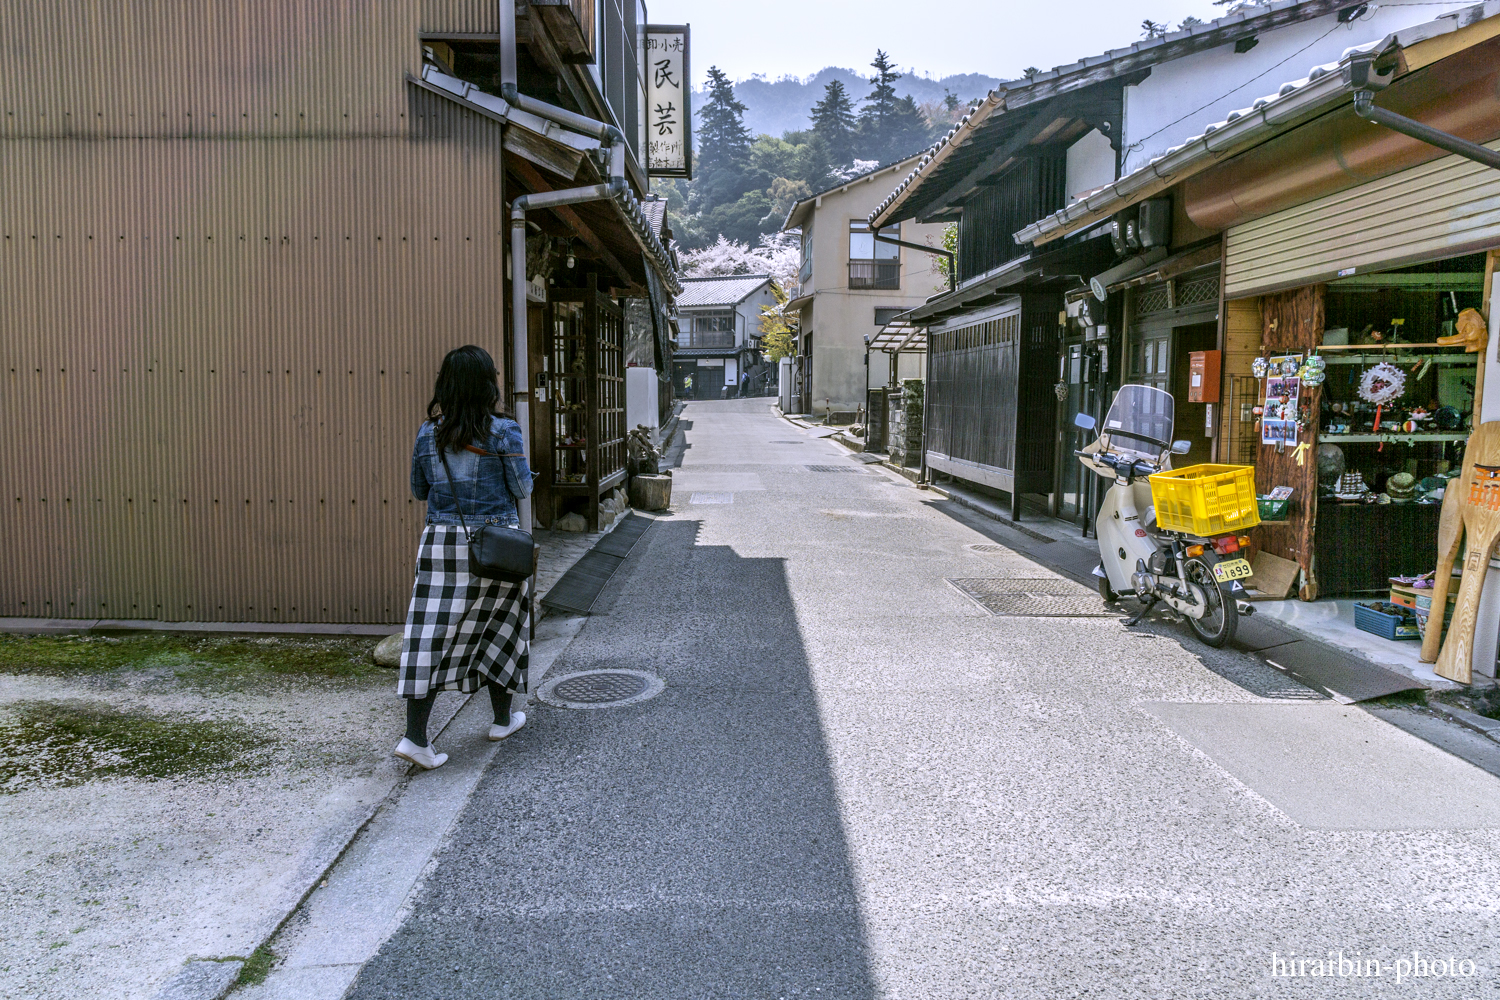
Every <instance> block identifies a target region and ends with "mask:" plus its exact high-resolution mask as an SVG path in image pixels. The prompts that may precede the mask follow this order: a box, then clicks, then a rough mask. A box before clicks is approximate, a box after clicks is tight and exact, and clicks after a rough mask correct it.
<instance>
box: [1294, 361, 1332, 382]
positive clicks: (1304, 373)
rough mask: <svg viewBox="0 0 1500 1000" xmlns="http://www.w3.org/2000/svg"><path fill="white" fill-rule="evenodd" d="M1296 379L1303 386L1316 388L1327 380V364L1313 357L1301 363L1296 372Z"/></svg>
mask: <svg viewBox="0 0 1500 1000" xmlns="http://www.w3.org/2000/svg"><path fill="white" fill-rule="evenodd" d="M1297 377H1298V378H1299V379H1301V380H1302V384H1303V385H1305V386H1318V385H1322V384H1323V382H1324V381H1325V380H1326V379H1327V378H1328V362H1327V361H1324V360H1323V359H1322V358H1320V357H1318V356H1317V355H1314V356H1313V357H1310V358H1308V359H1307V360H1306V361H1304V362H1303V363H1302V367H1301V368H1300V369H1298V371H1297Z"/></svg>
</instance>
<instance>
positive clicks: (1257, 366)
mask: <svg viewBox="0 0 1500 1000" xmlns="http://www.w3.org/2000/svg"><path fill="white" fill-rule="evenodd" d="M1270 370H1271V362H1269V361H1267V360H1266V359H1265V358H1256V359H1255V360H1254V361H1252V362H1250V372H1251V374H1253V375H1254V376H1255V377H1256V378H1265V377H1266V372H1268V371H1270Z"/></svg>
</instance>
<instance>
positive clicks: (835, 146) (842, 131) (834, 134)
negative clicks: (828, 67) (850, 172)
mask: <svg viewBox="0 0 1500 1000" xmlns="http://www.w3.org/2000/svg"><path fill="white" fill-rule="evenodd" d="M812 123H813V133H814V134H815V135H817V136H818V137H819V138H820V139H822V140H823V143H824V144H825V145H826V146H827V147H828V156H829V162H830V163H831V164H832V165H833V166H838V167H843V166H848V165H849V164H850V163H852V162H853V161H854V143H855V132H856V128H857V127H858V124H859V122H858V119H856V118H855V117H854V105H853V104H851V103H850V101H849V94H848V92H847V91H846V90H844V84H843V83H842V82H841V81H839V80H831V81H829V83H828V86H826V87H824V88H823V99H822V100H821V101H819V102H818V103H817V104H814V105H813V106H812Z"/></svg>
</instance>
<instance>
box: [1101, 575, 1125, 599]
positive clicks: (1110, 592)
mask: <svg viewBox="0 0 1500 1000" xmlns="http://www.w3.org/2000/svg"><path fill="white" fill-rule="evenodd" d="M1097 579H1098V581H1099V596H1100V597H1102V598H1104V603H1105V604H1113V603H1115V602H1116V601H1118V600H1119V599H1120V595H1119V594H1117V593H1115V588H1113V587H1111V586H1110V585H1109V577H1107V576H1101V577H1098V578H1097Z"/></svg>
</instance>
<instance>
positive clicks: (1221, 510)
mask: <svg viewBox="0 0 1500 1000" xmlns="http://www.w3.org/2000/svg"><path fill="white" fill-rule="evenodd" d="M1151 502H1152V503H1154V504H1155V505H1156V524H1157V527H1159V528H1162V529H1164V530H1166V531H1185V532H1187V533H1188V534H1191V535H1200V536H1203V537H1208V536H1210V535H1224V534H1229V533H1230V532H1235V531H1243V530H1245V529H1246V528H1251V527H1254V526H1255V525H1257V524H1259V523H1260V505H1259V504H1258V503H1256V500H1255V467H1254V466H1251V465H1190V466H1188V467H1187V468H1186V469H1173V470H1171V471H1170V472H1158V473H1156V474H1154V475H1153V476H1152V477H1151Z"/></svg>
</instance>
